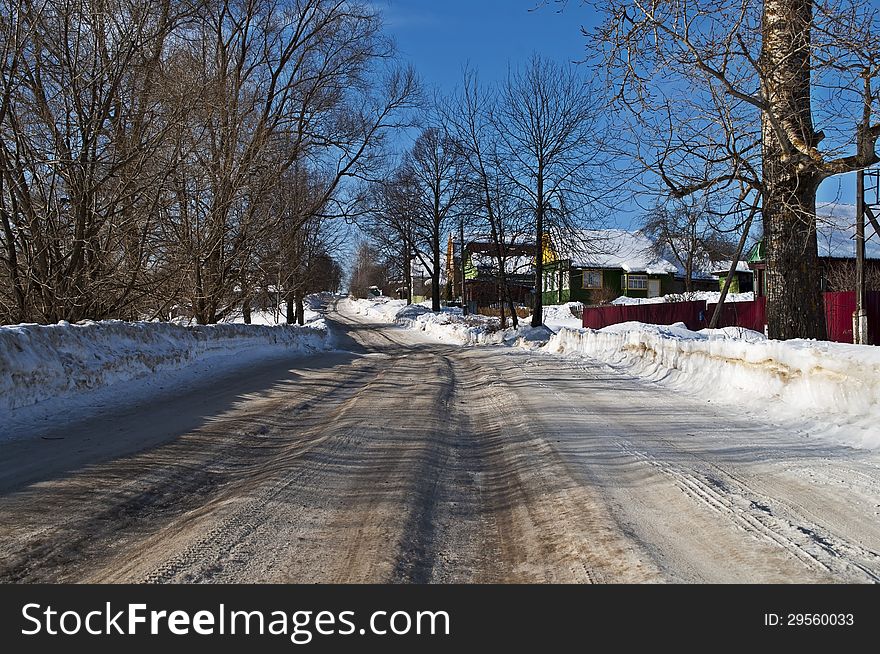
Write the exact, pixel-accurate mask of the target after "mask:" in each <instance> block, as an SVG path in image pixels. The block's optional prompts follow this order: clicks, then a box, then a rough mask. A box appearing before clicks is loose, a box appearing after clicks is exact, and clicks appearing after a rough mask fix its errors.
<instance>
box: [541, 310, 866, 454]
mask: <svg viewBox="0 0 880 654" xmlns="http://www.w3.org/2000/svg"><path fill="white" fill-rule="evenodd" d="M546 350H547V351H550V352H554V353H576V354H580V355H588V356H591V357H594V358H597V359H600V360H602V361H604V362H607V363H610V364H612V365H613V366H614V367H616V368H618V369H623V370H625V371H626V372H629V373H630V374H634V375H637V376H639V377H643V378H646V379H649V380H653V381H656V382H660V383H663V384H667V385H669V386H671V387H674V388H676V389H678V390H681V391H685V392H689V393H693V394H698V395H701V396H705V397H707V398H709V399H711V400H712V401H720V402H725V403H729V404H730V403H732V404H736V405H739V406H742V407H751V406H757V407H763V408H764V409H767V410H770V411H772V413H773V415H774V417H777V416H778V417H783V418H792V419H798V420H803V419H804V418H807V419H813V420H817V421H820V422H821V423H822V424H823V427H827V429H823V431H825V432H826V433H827V435H829V436H831V437H833V438H835V439H836V440H838V441H842V442H845V443H847V444H849V445H853V446H856V447H866V448H878V447H880V348H874V347H869V346H862V345H849V344H845V343H831V342H825V341H807V340H790V341H775V340H768V339H766V338H765V337H764V335H763V334H759V333H757V332H751V331H749V330H744V329H742V328H736V327H734V328H729V327H728V328H724V329H716V330H702V331H700V332H692V331H689V330H688V329H686V328H685V327H684V325H682V324H681V323H679V324H677V325H670V326H659V325H645V324H642V323H635V322H628V323H620V324H617V325H611V326H609V327H606V328H604V329H600V330H598V331H596V330H591V329H577V330H573V329H563V330H560V332H559V333H557V334H555V335H554V336H553V337H552V338H551V339H550V341H549V343H548V344H547V346H546Z"/></svg>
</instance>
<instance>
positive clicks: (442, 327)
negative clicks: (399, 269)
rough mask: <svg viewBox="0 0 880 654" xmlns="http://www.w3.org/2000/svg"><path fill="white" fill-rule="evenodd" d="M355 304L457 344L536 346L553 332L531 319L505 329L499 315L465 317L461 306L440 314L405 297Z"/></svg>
mask: <svg viewBox="0 0 880 654" xmlns="http://www.w3.org/2000/svg"><path fill="white" fill-rule="evenodd" d="M351 305H352V306H353V308H354V310H355V312H356V313H358V314H360V315H363V316H365V317H368V318H371V319H374V320H380V321H383V322H394V323H397V324H398V325H401V326H402V327H406V328H408V329H415V330H418V331H421V332H424V333H426V334H430V335H431V336H433V337H434V338H436V339H437V340H439V341H441V342H443V343H453V344H456V345H511V346H518V347H527V348H530V349H532V348H536V347H539V346H541V345H543V344H544V343H546V341H547V339H548V338H550V335H551V334H552V332H551V331H550V330H548V329H547V328H546V327H538V328H533V327H531V326H530V325H529V324H528V319H526V320H521V321H520V327H519V329H516V330H514V329H512V328H510V329H506V330H501V329H500V321H499V319H498V318H492V317H489V316H483V315H474V314H471V315H467V316H465V315H463V314H462V310H461V309H460V308H458V307H445V308H444V309H443V310H442V311H441V312H440V313H434V312H433V311H431V303H430V302H423V303H421V304H411V305H409V306H407V304H406V301H405V300H392V299H390V298H373V299H369V300H351Z"/></svg>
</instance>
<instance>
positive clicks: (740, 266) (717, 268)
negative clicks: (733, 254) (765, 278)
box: [712, 260, 752, 275]
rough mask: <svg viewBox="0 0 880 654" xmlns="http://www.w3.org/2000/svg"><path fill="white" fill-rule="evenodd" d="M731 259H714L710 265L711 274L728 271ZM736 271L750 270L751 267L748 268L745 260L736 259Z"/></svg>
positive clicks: (722, 273) (724, 273)
mask: <svg viewBox="0 0 880 654" xmlns="http://www.w3.org/2000/svg"><path fill="white" fill-rule="evenodd" d="M732 263H733V261H716V262H715V263H714V265H713V266H712V274H713V275H726V274H727V273H729V272H730V264H732ZM736 271H737V272H745V273H747V272H752V269H751V268H749V264H748V262H746V261H742V260H740V261H737V262H736Z"/></svg>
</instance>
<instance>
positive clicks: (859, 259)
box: [853, 170, 868, 345]
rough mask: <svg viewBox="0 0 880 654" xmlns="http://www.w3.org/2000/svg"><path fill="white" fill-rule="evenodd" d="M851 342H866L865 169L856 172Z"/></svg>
mask: <svg viewBox="0 0 880 654" xmlns="http://www.w3.org/2000/svg"><path fill="white" fill-rule="evenodd" d="M853 343H855V344H856V345H867V344H868V311H867V309H866V308H865V171H864V170H859V171H858V172H856V311H855V313H854V314H853Z"/></svg>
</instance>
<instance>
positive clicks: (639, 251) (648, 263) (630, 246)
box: [556, 229, 678, 275]
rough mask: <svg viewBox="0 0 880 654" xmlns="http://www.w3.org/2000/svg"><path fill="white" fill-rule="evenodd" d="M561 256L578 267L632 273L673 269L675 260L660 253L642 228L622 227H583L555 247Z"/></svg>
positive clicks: (671, 270) (668, 271) (659, 272)
mask: <svg viewBox="0 0 880 654" xmlns="http://www.w3.org/2000/svg"><path fill="white" fill-rule="evenodd" d="M556 252H557V255H558V257H559V258H560V259H571V262H572V265H573V266H576V267H579V268H621V269H623V270H625V271H626V272H631V273H647V274H649V275H657V274H664V273H674V272H676V271H677V270H678V267H677V266H675V264H673V263H670V262H669V261H667V260H666V259H663V258H661V257H659V256H657V254H656V252H655V251H654V244H653V242H652V241H651V239H649V238H648V237H647V236H645V235H644V234H643V233H642V232H628V231H625V230H622V229H583V230H579V231H578V232H577V233H576V237H575V238H566V239H565V240H563V242H562V243H560V244H559V245H558V246H557V247H556Z"/></svg>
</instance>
